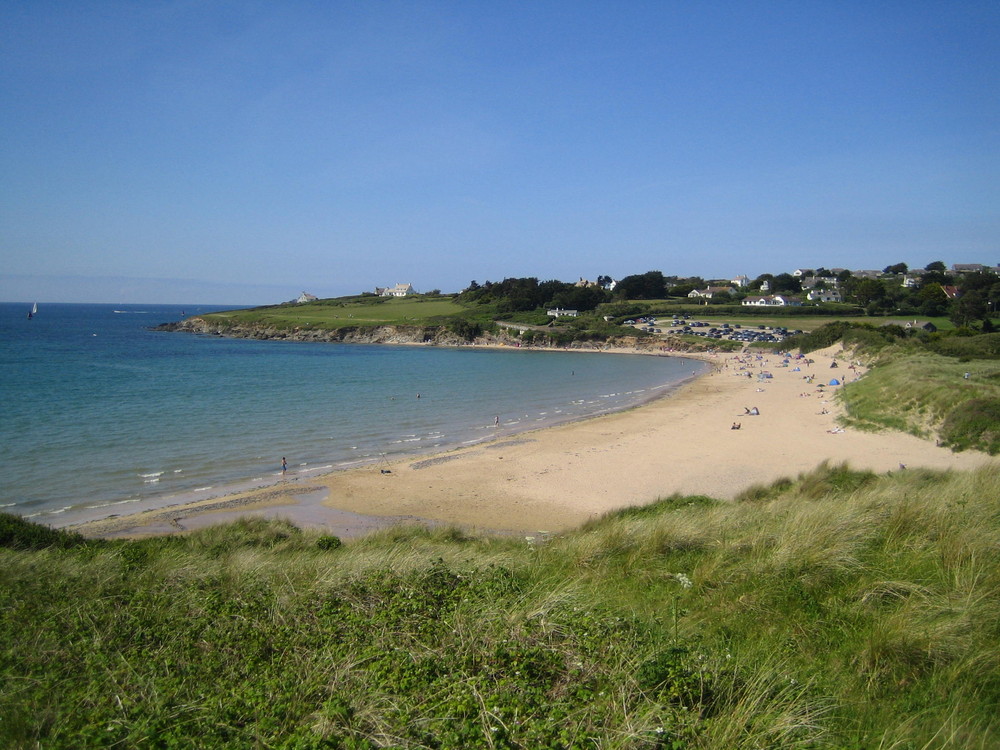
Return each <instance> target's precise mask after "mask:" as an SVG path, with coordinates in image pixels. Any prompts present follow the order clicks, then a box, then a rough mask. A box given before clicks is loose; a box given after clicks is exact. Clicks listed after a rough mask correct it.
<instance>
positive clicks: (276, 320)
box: [200, 295, 465, 329]
mask: <svg viewBox="0 0 1000 750" xmlns="http://www.w3.org/2000/svg"><path fill="white" fill-rule="evenodd" d="M464 311H465V308H464V307H462V306H461V305H459V304H456V303H455V301H454V300H453V299H452V298H451V297H436V296H435V297H424V296H417V297H402V298H395V297H375V296H374V295H364V296H359V297H341V298H338V299H331V300H318V301H316V302H305V303H303V304H295V303H286V304H283V305H274V306H271V307H255V308H253V309H250V310H230V311H226V312H218V313H211V314H208V315H202V316H200V317H202V318H204V319H205V320H210V321H212V322H216V323H233V324H244V325H245V324H263V325H268V326H273V327H275V328H284V329H291V328H319V329H334V328H345V327H371V326H404V325H429V324H433V323H440V322H442V321H444V320H447V319H449V318H451V317H454V316H456V315H461V314H462V313H463V312H464Z"/></svg>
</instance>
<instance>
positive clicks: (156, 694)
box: [0, 466, 1000, 748]
mask: <svg viewBox="0 0 1000 750" xmlns="http://www.w3.org/2000/svg"><path fill="white" fill-rule="evenodd" d="M997 497H1000V472H998V470H997V469H995V468H993V469H983V470H980V471H978V472H973V473H935V472H930V471H922V470H920V471H914V470H907V471H900V472H896V473H894V474H892V475H887V476H876V475H873V474H870V473H867V472H855V471H852V470H850V469H849V468H848V467H843V466H838V467H830V466H821V467H820V468H818V469H817V470H816V471H814V472H811V473H809V474H807V475H804V476H800V477H795V478H788V479H786V480H783V481H781V482H777V483H775V484H774V485H771V486H768V487H757V488H754V489H752V490H750V491H748V492H747V493H746V494H745V496H744V497H742V498H740V499H739V500H738V501H737V502H735V503H721V502H716V501H713V500H712V499H710V498H704V497H691V498H686V497H674V498H667V499H664V500H662V501H660V502H658V503H656V504H654V505H652V506H647V507H642V508H635V509H629V510H626V511H622V512H618V513H615V514H612V515H610V516H608V517H607V518H604V519H601V520H598V521H594V522H591V523H589V524H587V525H586V526H585V527H583V528H581V529H580V530H578V531H577V532H574V533H570V534H566V535H563V536H560V537H557V538H553V539H548V540H543V539H539V538H533V539H524V538H483V537H475V536H470V535H468V534H466V533H464V532H462V531H460V530H457V529H438V530H433V531H431V530H426V529H422V528H419V527H399V528H396V529H391V530H387V531H384V532H381V533H379V534H375V535H372V536H370V537H368V538H366V539H363V540H360V541H357V542H352V543H349V544H345V545H343V546H340V547H336V546H335V545H329V544H326V545H324V544H322V543H321V542H320V540H321V539H322V538H323V537H321V535H320V534H319V533H314V532H304V531H300V530H298V529H296V528H295V527H293V526H291V525H289V524H287V523H281V522H264V521H260V520H245V521H240V522H237V523H235V524H229V525H226V526H220V527H214V528H210V529H205V530H203V531H199V532H196V533H193V534H191V535H189V536H184V537H169V538H161V539H150V540H143V541H136V542H87V541H82V540H80V539H78V538H72V539H71V540H70V542H68V543H65V544H63V543H58V542H57V543H49V542H52V541H53V540H47V541H46V540H45V539H43V538H42V537H41V536H38V535H34V536H32V532H31V531H30V527H29V526H28V525H26V524H25V525H22V524H23V522H11V525H10V526H9V528H10V529H11V531H10V533H9V534H8V536H7V537H5V539H6V540H7V541H6V542H5V545H4V548H2V549H0V584H2V585H0V638H2V644H3V645H2V646H0V653H2V657H0V717H3V718H2V720H0V746H4V747H88V746H89V747H112V746H119V747H139V746H142V747H146V746H148V747H252V746H260V747H296V748H300V747H309V748H311V747H345V748H346V747H351V748H373V747H414V748H416V747H436V748H462V747H494V748H512V747H532V748H534V747H567V748H571V747H572V748H585V747H586V748H593V747H606V748H640V747H648V748H688V747H690V748H758V747H781V748H784V747H801V748H869V747H873V748H911V747H912V748H923V747H941V748H945V747H948V748H988V747H996V746H997V745H998V744H1000V725H998V723H997V721H998V720H997V715H996V710H995V709H996V706H997V705H1000V567H998V565H997V550H998V549H1000V510H998V506H997V503H996V498H997ZM23 536H26V537H30V538H31V539H32V540H34V541H32V543H31V544H18V543H17V540H18V539H20V538H21V537H23Z"/></svg>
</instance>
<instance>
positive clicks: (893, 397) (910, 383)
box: [842, 350, 1000, 454]
mask: <svg viewBox="0 0 1000 750" xmlns="http://www.w3.org/2000/svg"><path fill="white" fill-rule="evenodd" d="M966 373H968V377H966ZM842 398H843V399H844V403H845V406H846V410H847V416H846V421H847V422H848V423H850V424H852V425H854V426H857V427H862V428H869V429H872V428H874V429H897V430H902V431H905V432H910V433H912V434H915V435H919V436H923V437H927V436H933V435H936V436H938V437H939V439H940V440H941V441H942V442H943V443H945V444H947V445H951V446H953V447H954V448H955V449H956V450H964V449H968V448H975V449H979V450H983V451H986V452H989V453H991V454H996V453H997V452H1000V430H998V429H997V423H996V418H997V416H998V415H1000V360H995V359H994V360H987V359H981V360H976V361H975V362H972V363H970V362H963V361H961V360H958V359H955V358H950V357H944V356H941V355H938V354H934V353H932V352H928V351H916V352H908V353H906V352H900V351H898V350H890V351H888V352H886V353H884V354H883V355H882V356H881V357H880V359H879V362H878V366H877V367H873V368H872V369H871V371H870V372H869V373H868V374H867V375H866V376H865V377H864V378H862V379H861V380H859V381H857V382H856V383H851V384H850V385H848V386H847V387H846V388H845V389H844V391H843V396H842Z"/></svg>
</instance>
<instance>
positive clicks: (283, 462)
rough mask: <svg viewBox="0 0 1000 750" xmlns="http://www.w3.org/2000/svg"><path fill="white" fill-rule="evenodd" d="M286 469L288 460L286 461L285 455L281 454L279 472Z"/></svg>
mask: <svg viewBox="0 0 1000 750" xmlns="http://www.w3.org/2000/svg"><path fill="white" fill-rule="evenodd" d="M286 471H288V461H286V460H285V457H284V456H282V457H281V473H282V474H284V473H285V472H286Z"/></svg>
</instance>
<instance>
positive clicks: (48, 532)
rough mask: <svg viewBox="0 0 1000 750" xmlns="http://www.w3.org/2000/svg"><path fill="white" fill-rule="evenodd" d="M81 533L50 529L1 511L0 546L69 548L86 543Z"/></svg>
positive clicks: (10, 547) (13, 547)
mask: <svg viewBox="0 0 1000 750" xmlns="http://www.w3.org/2000/svg"><path fill="white" fill-rule="evenodd" d="M86 543H87V540H86V539H84V538H83V537H82V536H81V535H80V534H77V533H75V532H69V531H60V530H59V529H50V528H49V527H48V526H42V525H40V524H37V523H33V522H31V521H28V520H25V519H24V518H21V516H16V515H14V514H12V513H0V547H7V548H9V549H47V548H49V547H55V548H57V549H69V548H70V547H78V546H80V545H83V544H86Z"/></svg>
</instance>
